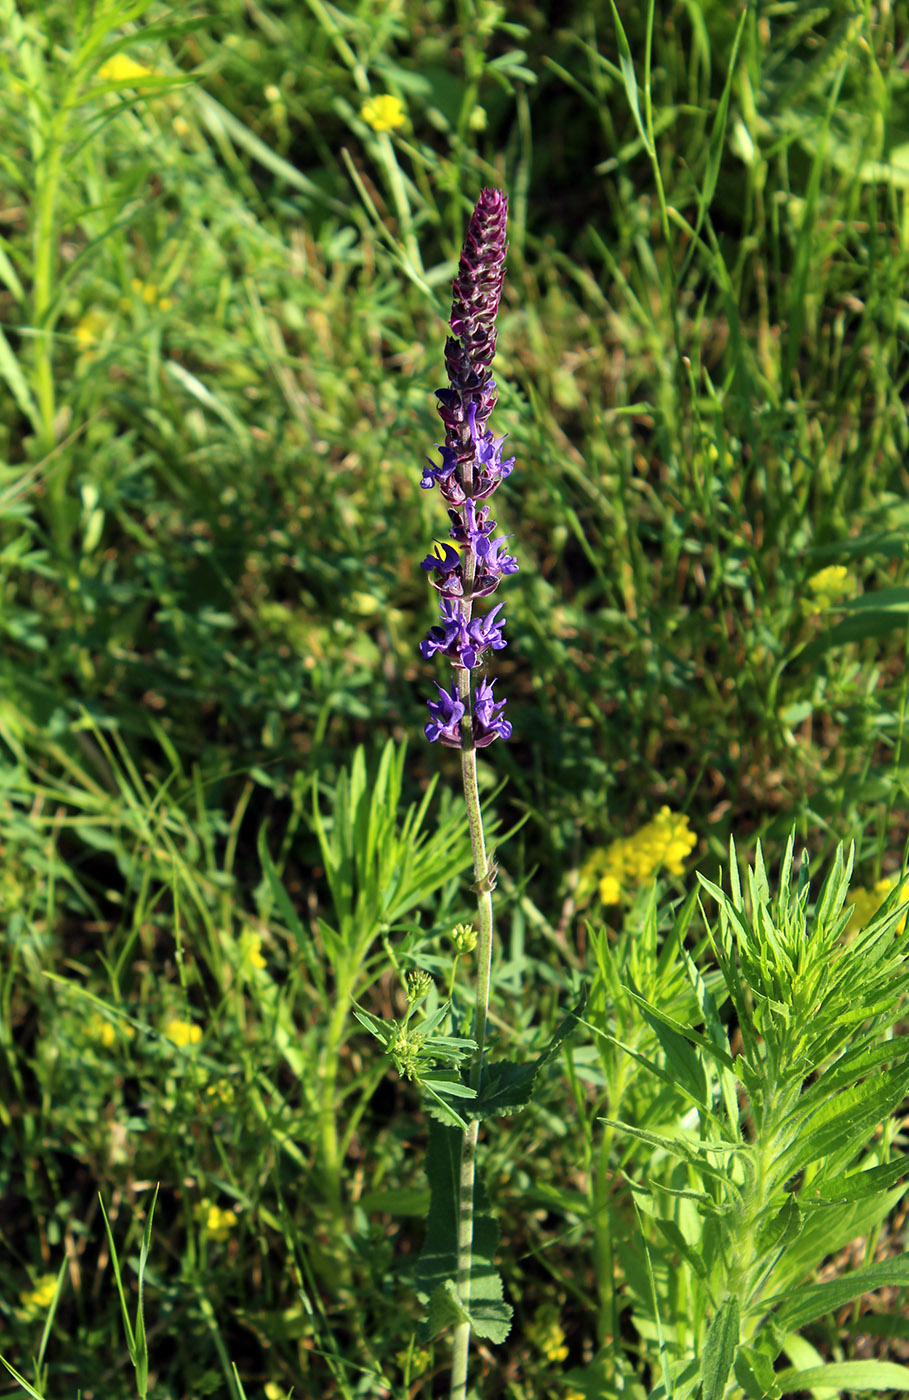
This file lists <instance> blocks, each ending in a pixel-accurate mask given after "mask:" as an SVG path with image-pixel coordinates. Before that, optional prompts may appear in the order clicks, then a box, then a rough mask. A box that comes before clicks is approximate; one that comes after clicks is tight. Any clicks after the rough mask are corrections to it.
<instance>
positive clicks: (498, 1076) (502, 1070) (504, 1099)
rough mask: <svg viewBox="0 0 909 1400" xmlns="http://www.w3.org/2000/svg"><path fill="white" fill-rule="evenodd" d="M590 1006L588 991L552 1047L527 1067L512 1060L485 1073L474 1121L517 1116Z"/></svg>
mask: <svg viewBox="0 0 909 1400" xmlns="http://www.w3.org/2000/svg"><path fill="white" fill-rule="evenodd" d="M586 1006H587V991H586V989H585V990H584V992H583V993H582V996H581V1000H580V1001H579V1002H578V1004H577V1006H576V1007H575V1008H574V1010H573V1011H569V1013H568V1015H567V1016H566V1017H565V1018H564V1019H563V1021H562V1022H561V1024H560V1025H559V1026H558V1027H557V1028H556V1031H555V1034H554V1035H553V1037H552V1039H551V1040H550V1042H549V1044H548V1045H547V1046H546V1048H545V1050H543V1052H542V1054H540V1055H538V1056H537V1058H536V1059H535V1060H531V1062H530V1063H529V1064H526V1065H516V1064H515V1063H514V1062H513V1061H512V1060H496V1062H495V1063H494V1064H491V1065H489V1066H487V1068H486V1069H484V1071H483V1083H482V1086H481V1088H480V1094H479V1097H478V1098H477V1101H476V1103H475V1104H473V1105H472V1107H471V1110H470V1115H471V1117H472V1118H494V1117H496V1116H497V1115H498V1114H501V1113H514V1112H515V1111H516V1110H517V1109H519V1108H524V1107H525V1105H526V1104H528V1103H529V1102H530V1100H531V1097H532V1095H533V1085H534V1080H535V1079H536V1077H537V1075H538V1074H539V1072H540V1070H541V1069H542V1068H543V1066H544V1065H545V1064H547V1063H548V1062H549V1060H551V1059H552V1058H553V1056H554V1055H555V1054H556V1053H557V1052H558V1050H559V1047H560V1046H561V1044H562V1042H563V1040H565V1039H566V1037H567V1036H569V1035H571V1032H572V1031H573V1030H574V1029H575V1027H576V1026H577V1024H578V1022H579V1020H580V1018H581V1016H582V1015H583V1014H584V1011H585V1009H586Z"/></svg>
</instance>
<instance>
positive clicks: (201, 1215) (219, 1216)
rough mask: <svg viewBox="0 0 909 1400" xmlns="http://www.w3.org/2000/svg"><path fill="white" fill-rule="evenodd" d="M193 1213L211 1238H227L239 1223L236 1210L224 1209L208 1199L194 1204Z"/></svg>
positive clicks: (219, 1239)
mask: <svg viewBox="0 0 909 1400" xmlns="http://www.w3.org/2000/svg"><path fill="white" fill-rule="evenodd" d="M193 1215H194V1216H195V1218H196V1220H198V1222H199V1224H200V1225H201V1226H202V1229H203V1230H204V1232H205V1234H206V1235H208V1238H209V1239H210V1240H217V1241H221V1240H226V1239H227V1238H228V1236H229V1235H230V1232H231V1230H233V1228H234V1226H235V1225H236V1223H237V1216H236V1212H235V1211H232V1210H222V1209H221V1207H220V1206H216V1205H213V1204H212V1202H211V1201H209V1200H208V1199H206V1200H204V1201H199V1203H198V1204H197V1205H195V1206H193Z"/></svg>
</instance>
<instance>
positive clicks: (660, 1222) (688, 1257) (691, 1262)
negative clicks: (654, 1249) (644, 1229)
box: [632, 1187, 707, 1279]
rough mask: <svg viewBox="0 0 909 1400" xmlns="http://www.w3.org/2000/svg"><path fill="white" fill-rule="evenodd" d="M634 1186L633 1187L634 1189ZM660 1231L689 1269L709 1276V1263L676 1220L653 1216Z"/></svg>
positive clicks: (700, 1275)
mask: <svg viewBox="0 0 909 1400" xmlns="http://www.w3.org/2000/svg"><path fill="white" fill-rule="evenodd" d="M633 1189H634V1188H633V1187H632V1190H633ZM652 1219H653V1223H654V1224H655V1225H656V1227H657V1229H658V1230H659V1231H660V1233H661V1234H662V1235H663V1236H664V1237H665V1238H666V1239H667V1240H668V1241H669V1243H670V1245H671V1246H672V1248H673V1249H674V1250H675V1251H676V1253H677V1254H679V1255H680V1256H681V1257H682V1259H684V1260H685V1262H686V1263H687V1265H688V1267H689V1269H691V1270H692V1271H693V1272H694V1273H696V1274H697V1276H698V1278H704V1279H705V1278H706V1277H707V1265H706V1264H705V1263H704V1261H703V1259H702V1258H701V1256H700V1255H699V1254H698V1252H697V1250H696V1249H692V1248H691V1246H690V1245H689V1243H688V1241H687V1240H686V1239H685V1236H684V1235H683V1234H682V1232H681V1230H680V1229H679V1227H678V1225H676V1223H675V1221H674V1220H664V1219H662V1217H661V1216H659V1215H654V1216H653V1217H652Z"/></svg>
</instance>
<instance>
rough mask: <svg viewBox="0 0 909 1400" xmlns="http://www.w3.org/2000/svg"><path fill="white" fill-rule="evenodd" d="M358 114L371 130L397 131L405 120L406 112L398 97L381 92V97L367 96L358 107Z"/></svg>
mask: <svg viewBox="0 0 909 1400" xmlns="http://www.w3.org/2000/svg"><path fill="white" fill-rule="evenodd" d="M360 116H361V118H362V120H363V121H364V122H365V123H366V125H367V126H371V127H372V129H373V131H397V130H398V128H399V127H401V126H404V125H405V124H406V122H407V113H406V112H405V111H404V103H403V102H402V101H401V99H400V97H393V96H392V95H391V94H390V93H383V94H382V96H381V97H368V98H367V99H366V101H365V102H364V103H363V106H362V107H361V108H360Z"/></svg>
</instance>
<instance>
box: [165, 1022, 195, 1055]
mask: <svg viewBox="0 0 909 1400" xmlns="http://www.w3.org/2000/svg"><path fill="white" fill-rule="evenodd" d="M164 1034H165V1036H166V1037H167V1039H168V1040H172V1041H173V1043H174V1045H179V1047H180V1049H181V1050H184V1049H185V1048H186V1047H187V1045H198V1044H199V1041H200V1040H201V1039H202V1028H201V1026H194V1025H193V1023H192V1022H191V1021H181V1020H179V1019H175V1020H173V1021H168V1023H167V1025H166V1026H165V1027H164Z"/></svg>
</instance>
